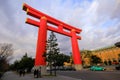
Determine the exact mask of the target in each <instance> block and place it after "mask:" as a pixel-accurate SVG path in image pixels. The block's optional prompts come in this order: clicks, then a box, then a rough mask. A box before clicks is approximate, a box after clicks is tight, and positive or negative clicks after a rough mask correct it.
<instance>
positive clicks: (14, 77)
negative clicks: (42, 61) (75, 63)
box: [2, 71, 81, 80]
mask: <svg viewBox="0 0 120 80" xmlns="http://www.w3.org/2000/svg"><path fill="white" fill-rule="evenodd" d="M2 80H81V79H75V78H71V77H67V76H61V75H57V76H43V77H42V78H34V76H33V74H26V75H25V76H22V77H20V76H19V75H18V74H17V73H14V72H12V71H9V72H6V73H5V74H4V75H3V77H2Z"/></svg>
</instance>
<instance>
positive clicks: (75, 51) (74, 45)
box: [71, 29, 82, 70]
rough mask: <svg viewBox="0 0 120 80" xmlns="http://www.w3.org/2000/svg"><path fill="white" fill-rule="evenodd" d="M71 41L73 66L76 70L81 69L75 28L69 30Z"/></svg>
mask: <svg viewBox="0 0 120 80" xmlns="http://www.w3.org/2000/svg"><path fill="white" fill-rule="evenodd" d="M71 35H72V37H71V43H72V55H73V61H74V66H75V69H76V70H81V69H82V60H81V57H80V51H79V46H78V42H77V37H76V33H75V30H74V29H72V30H71Z"/></svg>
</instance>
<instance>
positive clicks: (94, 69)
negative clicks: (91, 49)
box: [90, 66, 105, 71]
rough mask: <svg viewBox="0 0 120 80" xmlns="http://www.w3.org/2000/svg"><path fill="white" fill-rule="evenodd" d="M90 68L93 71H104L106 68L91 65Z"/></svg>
mask: <svg viewBox="0 0 120 80" xmlns="http://www.w3.org/2000/svg"><path fill="white" fill-rule="evenodd" d="M90 70H91V71H104V70H105V68H104V67H101V66H91V67H90Z"/></svg>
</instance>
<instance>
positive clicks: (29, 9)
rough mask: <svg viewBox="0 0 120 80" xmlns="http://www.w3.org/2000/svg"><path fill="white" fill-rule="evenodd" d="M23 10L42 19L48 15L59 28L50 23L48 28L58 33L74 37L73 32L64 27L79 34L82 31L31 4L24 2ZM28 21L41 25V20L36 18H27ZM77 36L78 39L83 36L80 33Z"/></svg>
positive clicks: (49, 20) (50, 20) (48, 20)
mask: <svg viewBox="0 0 120 80" xmlns="http://www.w3.org/2000/svg"><path fill="white" fill-rule="evenodd" d="M23 10H24V11H26V12H27V14H28V15H30V16H33V17H35V18H37V19H40V18H42V17H46V18H47V22H48V23H50V24H53V25H55V26H57V27H58V29H57V28H54V27H52V26H50V25H47V27H48V30H51V31H55V32H57V33H61V34H64V35H66V36H69V37H72V36H71V33H70V32H66V31H63V29H67V30H68V31H72V30H74V31H75V33H77V34H79V33H80V32H81V31H82V30H81V29H78V28H75V27H73V26H71V25H68V24H66V23H64V22H61V21H59V20H57V19H54V18H52V17H50V16H48V15H46V14H44V13H42V12H40V11H38V10H36V9H34V8H32V7H30V6H29V5H27V4H25V3H24V4H23ZM26 23H29V24H31V25H34V26H37V27H39V22H38V21H35V20H32V19H30V18H27V20H26ZM76 37H77V38H78V39H81V37H80V36H78V35H76Z"/></svg>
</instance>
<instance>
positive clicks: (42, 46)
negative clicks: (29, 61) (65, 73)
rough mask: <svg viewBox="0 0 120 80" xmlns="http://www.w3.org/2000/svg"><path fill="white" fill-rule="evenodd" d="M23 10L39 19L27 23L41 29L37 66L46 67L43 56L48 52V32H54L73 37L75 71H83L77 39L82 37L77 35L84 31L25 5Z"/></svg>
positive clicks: (39, 32)
mask: <svg viewBox="0 0 120 80" xmlns="http://www.w3.org/2000/svg"><path fill="white" fill-rule="evenodd" d="M23 10H24V11H26V12H27V15H30V16H32V17H35V18H37V19H39V21H35V20H33V19H30V18H27V19H26V23H28V24H31V25H34V26H37V27H38V28H39V30H38V41H37V48H36V58H35V66H45V65H46V61H45V57H44V56H43V55H44V53H45V52H46V41H47V30H50V31H54V32H56V33H60V34H63V35H66V36H68V37H71V43H72V53H73V60H74V64H75V69H76V70H81V68H82V65H81V64H82V60H81V57H80V50H79V47H78V42H77V39H81V37H80V36H78V35H76V34H79V33H80V32H81V31H82V30H81V29H78V28H75V27H73V26H71V25H68V24H66V23H64V22H61V21H59V20H57V19H54V18H52V17H50V16H48V15H46V14H44V13H42V12H40V11H38V10H36V9H34V8H32V7H30V6H29V5H27V4H25V3H24V4H23ZM47 23H49V24H52V25H54V26H56V27H57V28H55V27H53V26H51V25H49V24H47ZM63 29H66V30H67V31H65V30H63ZM68 31H69V32H68Z"/></svg>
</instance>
